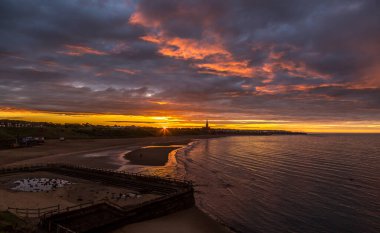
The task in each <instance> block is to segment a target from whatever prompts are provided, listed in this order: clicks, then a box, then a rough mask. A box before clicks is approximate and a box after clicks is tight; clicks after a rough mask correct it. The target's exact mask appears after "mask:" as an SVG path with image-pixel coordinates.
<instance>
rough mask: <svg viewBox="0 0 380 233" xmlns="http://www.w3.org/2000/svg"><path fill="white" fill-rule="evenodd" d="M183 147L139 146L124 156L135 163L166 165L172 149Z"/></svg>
mask: <svg viewBox="0 0 380 233" xmlns="http://www.w3.org/2000/svg"><path fill="white" fill-rule="evenodd" d="M179 148H181V147H180V146H152V147H144V148H139V149H137V150H134V151H131V152H129V153H128V154H126V155H125V156H124V157H125V158H126V159H128V160H129V161H130V163H131V164H134V165H145V166H164V165H165V164H166V163H167V162H168V155H169V153H170V152H171V151H173V150H176V149H179Z"/></svg>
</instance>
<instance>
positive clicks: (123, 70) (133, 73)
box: [115, 68, 138, 75]
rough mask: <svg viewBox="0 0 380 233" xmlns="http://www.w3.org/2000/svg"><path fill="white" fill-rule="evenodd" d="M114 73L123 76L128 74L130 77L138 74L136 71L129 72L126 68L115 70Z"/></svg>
mask: <svg viewBox="0 0 380 233" xmlns="http://www.w3.org/2000/svg"><path fill="white" fill-rule="evenodd" d="M115 71H117V72H121V73H125V74H130V75H135V74H137V72H138V71H136V70H131V69H127V68H116V69H115Z"/></svg>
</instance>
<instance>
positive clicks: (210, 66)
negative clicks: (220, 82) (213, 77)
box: [196, 61, 254, 77]
mask: <svg viewBox="0 0 380 233" xmlns="http://www.w3.org/2000/svg"><path fill="white" fill-rule="evenodd" d="M196 66H197V67H198V68H202V69H205V70H202V71H200V72H204V73H208V72H210V73H214V74H219V75H222V76H230V75H233V76H240V77H252V75H253V72H254V69H253V68H251V67H249V66H248V61H223V62H215V63H204V64H197V65H196Z"/></svg>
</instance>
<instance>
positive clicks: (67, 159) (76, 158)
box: [0, 136, 210, 169]
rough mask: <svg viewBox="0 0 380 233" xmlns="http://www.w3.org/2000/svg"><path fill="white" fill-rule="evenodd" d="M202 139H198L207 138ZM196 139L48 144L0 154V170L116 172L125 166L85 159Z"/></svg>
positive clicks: (85, 141) (95, 140)
mask: <svg viewBox="0 0 380 233" xmlns="http://www.w3.org/2000/svg"><path fill="white" fill-rule="evenodd" d="M206 137H210V136H200V137H196V138H206ZM192 139H194V136H178V137H177V136H173V137H172V136H168V137H147V138H126V139H77V140H66V141H63V142H61V141H59V140H47V141H46V142H45V143H44V144H43V145H39V146H34V147H26V148H17V149H8V150H0V166H4V165H19V164H31V163H69V164H75V165H86V166H91V167H97V168H107V169H117V168H119V167H120V166H122V165H124V164H120V161H115V159H117V158H110V157H107V156H104V157H86V156H83V155H85V154H90V153H96V152H102V151H108V150H113V149H125V150H126V151H128V150H129V151H130V150H136V149H138V148H141V147H145V146H159V145H185V144H187V143H189V142H191V141H192Z"/></svg>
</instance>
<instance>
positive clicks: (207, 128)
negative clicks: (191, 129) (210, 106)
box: [203, 119, 210, 130]
mask: <svg viewBox="0 0 380 233" xmlns="http://www.w3.org/2000/svg"><path fill="white" fill-rule="evenodd" d="M203 129H204V130H210V126H209V125H208V119H207V120H206V125H205V127H203Z"/></svg>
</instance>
